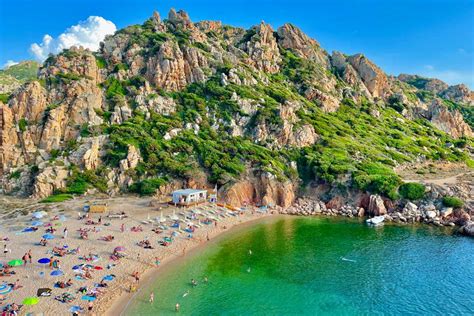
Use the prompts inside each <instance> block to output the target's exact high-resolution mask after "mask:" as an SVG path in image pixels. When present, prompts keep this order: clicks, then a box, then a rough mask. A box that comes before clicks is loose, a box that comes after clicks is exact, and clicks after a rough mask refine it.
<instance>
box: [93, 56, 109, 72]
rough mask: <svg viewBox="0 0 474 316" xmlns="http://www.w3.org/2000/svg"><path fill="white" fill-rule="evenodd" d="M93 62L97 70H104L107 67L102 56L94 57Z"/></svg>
mask: <svg viewBox="0 0 474 316" xmlns="http://www.w3.org/2000/svg"><path fill="white" fill-rule="evenodd" d="M95 62H96V64H97V68H99V69H104V68H106V67H107V61H106V60H105V58H104V57H102V56H96V57H95Z"/></svg>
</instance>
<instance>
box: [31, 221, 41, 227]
mask: <svg viewBox="0 0 474 316" xmlns="http://www.w3.org/2000/svg"><path fill="white" fill-rule="evenodd" d="M31 225H32V226H35V227H36V226H41V225H43V222H42V221H34V222H33V223H31Z"/></svg>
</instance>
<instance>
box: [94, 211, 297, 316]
mask: <svg viewBox="0 0 474 316" xmlns="http://www.w3.org/2000/svg"><path fill="white" fill-rule="evenodd" d="M286 216H289V215H283V214H265V215H262V216H260V217H258V218H254V219H250V220H248V221H245V222H240V223H237V224H235V225H233V226H231V227H228V228H227V229H225V230H222V231H221V232H218V233H217V234H214V235H213V236H209V237H210V240H209V241H207V242H202V243H199V244H197V245H195V246H194V247H193V248H191V249H190V250H189V251H187V252H186V254H185V255H184V256H174V257H168V258H166V259H165V260H163V261H162V263H161V264H160V266H159V267H153V268H150V269H148V270H147V271H146V272H145V273H144V274H143V276H142V278H141V279H142V280H143V281H141V282H140V286H139V287H138V288H137V290H136V292H135V293H133V294H132V293H129V292H128V291H124V292H123V293H121V294H119V295H116V296H115V297H113V298H112V303H111V304H109V306H108V307H107V308H106V309H105V310H104V311H102V310H99V312H101V313H100V314H101V315H104V316H117V315H120V316H122V315H124V312H125V311H126V310H127V308H128V307H129V306H130V303H132V301H133V299H134V298H135V297H136V295H137V294H139V293H140V292H141V291H144V290H146V289H148V288H149V287H150V285H151V283H152V282H155V281H157V280H159V278H160V274H161V273H166V272H168V271H169V270H170V269H171V268H172V267H173V265H172V264H173V263H178V264H180V263H182V262H183V261H186V260H188V259H189V258H192V257H193V256H194V255H196V254H197V252H198V251H200V250H202V249H203V248H206V247H208V246H210V245H213V244H216V243H218V242H219V241H221V240H222V239H223V238H225V237H227V236H228V235H229V234H231V233H237V232H239V231H241V230H243V229H245V228H248V227H249V226H252V225H256V224H260V223H265V222H272V221H275V220H278V219H280V218H284V217H286Z"/></svg>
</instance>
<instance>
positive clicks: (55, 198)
mask: <svg viewBox="0 0 474 316" xmlns="http://www.w3.org/2000/svg"><path fill="white" fill-rule="evenodd" d="M72 198H73V196H72V194H67V193H59V194H54V195H50V196H48V197H47V198H45V199H42V200H41V201H40V202H41V203H58V202H63V201H67V200H70V199H72Z"/></svg>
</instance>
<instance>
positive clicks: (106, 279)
mask: <svg viewBox="0 0 474 316" xmlns="http://www.w3.org/2000/svg"><path fill="white" fill-rule="evenodd" d="M113 279H114V276H113V275H110V274H109V275H106V276H105V277H104V279H103V280H104V281H112V280H113Z"/></svg>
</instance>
